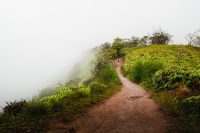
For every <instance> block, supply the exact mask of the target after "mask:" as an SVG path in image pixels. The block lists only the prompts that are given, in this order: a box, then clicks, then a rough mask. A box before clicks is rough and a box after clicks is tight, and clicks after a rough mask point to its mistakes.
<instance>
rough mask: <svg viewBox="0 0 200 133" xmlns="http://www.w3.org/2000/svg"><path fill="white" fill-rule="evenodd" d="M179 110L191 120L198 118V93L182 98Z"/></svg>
mask: <svg viewBox="0 0 200 133" xmlns="http://www.w3.org/2000/svg"><path fill="white" fill-rule="evenodd" d="M181 110H183V111H184V113H186V114H187V115H188V117H189V118H190V119H191V120H193V121H199V120H200V95H199V96H191V97H188V98H186V99H184V100H183V102H182V104H181Z"/></svg>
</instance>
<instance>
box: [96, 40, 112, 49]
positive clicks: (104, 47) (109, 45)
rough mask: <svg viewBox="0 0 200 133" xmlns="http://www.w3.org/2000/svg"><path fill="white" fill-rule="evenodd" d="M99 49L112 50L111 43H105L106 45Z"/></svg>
mask: <svg viewBox="0 0 200 133" xmlns="http://www.w3.org/2000/svg"><path fill="white" fill-rule="evenodd" d="M99 48H100V49H101V50H105V49H110V48H111V43H109V42H105V43H103V44H101V46H100V47H99Z"/></svg>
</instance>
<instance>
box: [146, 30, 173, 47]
mask: <svg viewBox="0 0 200 133" xmlns="http://www.w3.org/2000/svg"><path fill="white" fill-rule="evenodd" d="M171 37H172V35H170V34H169V33H167V32H164V31H163V30H162V29H160V30H155V31H154V33H153V34H152V35H151V36H150V37H149V39H150V42H151V44H168V43H169V42H170V41H171Z"/></svg>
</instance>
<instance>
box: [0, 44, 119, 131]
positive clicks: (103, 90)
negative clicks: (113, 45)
mask: <svg viewBox="0 0 200 133" xmlns="http://www.w3.org/2000/svg"><path fill="white" fill-rule="evenodd" d="M93 50H94V51H95V58H91V59H90V61H87V64H88V65H89V66H90V67H84V65H83V66H81V67H82V68H81V69H79V70H78V71H79V73H77V72H76V75H75V76H74V77H72V78H71V80H70V81H69V82H67V83H66V84H58V86H57V87H56V88H46V89H44V90H42V91H41V92H40V94H39V95H38V96H36V97H34V98H33V100H30V101H25V100H21V101H15V102H11V103H8V104H7V106H6V107H4V108H3V111H4V112H3V114H1V115H0V132H1V133H4V132H5V133H9V132H10V133H11V132H45V131H46V130H48V129H49V128H51V127H49V121H51V120H52V119H54V118H62V119H63V121H65V122H67V121H70V120H72V119H74V118H76V117H78V116H80V115H81V114H83V113H85V112H86V110H87V108H88V107H90V106H91V105H92V104H95V103H99V102H101V101H102V100H104V99H106V98H108V97H110V96H111V95H112V94H113V93H115V92H116V91H118V90H119V86H120V85H121V83H120V80H119V78H118V76H117V73H116V71H115V69H114V66H113V63H112V60H111V58H112V54H111V51H112V50H110V47H100V48H96V49H93ZM85 66H87V65H85ZM76 68H77V67H76ZM79 68H80V67H79ZM86 68H87V69H86ZM74 71H76V70H74ZM73 74H74V72H73Z"/></svg>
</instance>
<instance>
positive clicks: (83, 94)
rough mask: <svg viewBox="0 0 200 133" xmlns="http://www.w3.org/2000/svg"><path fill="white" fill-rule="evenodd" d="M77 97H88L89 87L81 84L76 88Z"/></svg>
mask: <svg viewBox="0 0 200 133" xmlns="http://www.w3.org/2000/svg"><path fill="white" fill-rule="evenodd" d="M78 93H79V97H88V96H90V94H91V91H90V88H89V87H86V86H81V87H80V88H79V89H78Z"/></svg>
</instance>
